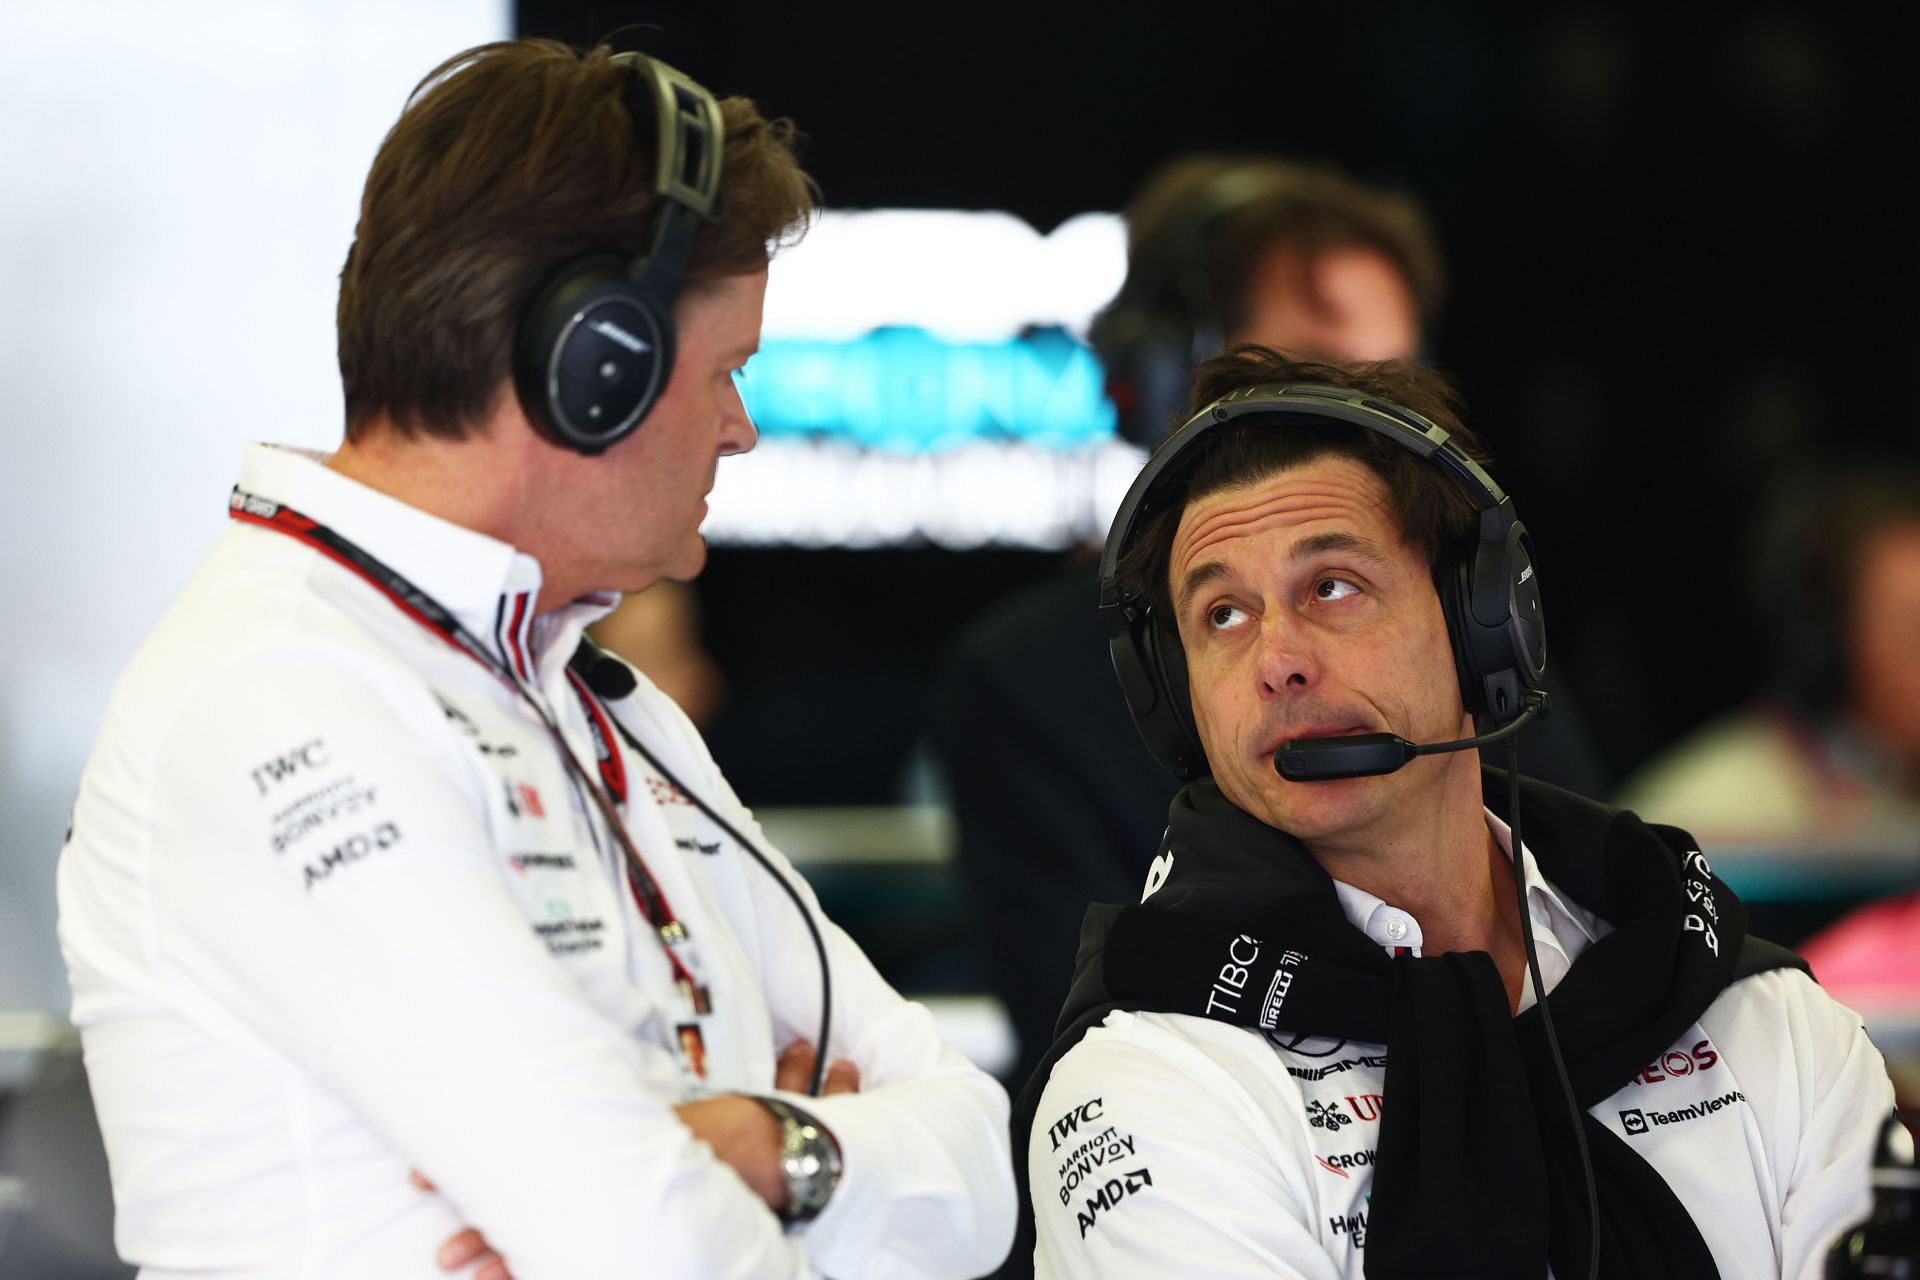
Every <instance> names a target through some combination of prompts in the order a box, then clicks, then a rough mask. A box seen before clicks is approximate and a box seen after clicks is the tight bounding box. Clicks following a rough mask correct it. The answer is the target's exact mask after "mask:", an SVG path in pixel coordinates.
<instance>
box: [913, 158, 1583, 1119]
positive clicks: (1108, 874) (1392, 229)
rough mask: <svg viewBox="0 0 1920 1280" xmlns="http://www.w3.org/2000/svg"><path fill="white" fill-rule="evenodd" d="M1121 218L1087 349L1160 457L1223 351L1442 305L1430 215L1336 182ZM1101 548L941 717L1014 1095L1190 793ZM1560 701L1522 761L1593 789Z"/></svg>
mask: <svg viewBox="0 0 1920 1280" xmlns="http://www.w3.org/2000/svg"><path fill="white" fill-rule="evenodd" d="M1126 218H1127V276H1126V280H1125V282H1124V283H1123V284H1122V285H1121V287H1120V292H1119V294H1118V295H1117V296H1116V297H1115V298H1114V299H1113V301H1112V302H1111V303H1110V304H1109V305H1108V306H1107V308H1106V309H1105V310H1104V311H1103V312H1102V313H1101V314H1100V315H1099V316H1098V317H1097V318H1096V319H1095V321H1094V323H1093V327H1092V331H1091V334H1090V340H1091V341H1092V343H1093V346H1094V349H1095V350H1096V351H1097V352H1098V353H1099V355H1100V358H1101V362H1102V364H1103V365H1104V367H1105V369H1106V374H1107V391H1108V395H1109V396H1110V397H1111V399H1112V400H1113V402H1114V406H1115V408H1116V410H1117V414H1118V422H1119V430H1120V433H1121V434H1122V435H1123V436H1125V437H1127V438H1128V439H1130V440H1132V441H1134V442H1135V443H1136V444H1138V445H1140V446H1141V447H1143V448H1146V449H1152V448H1153V447H1154V446H1156V445H1158V444H1159V443H1160V441H1162V440H1163V439H1165V438H1166V436H1167V434H1168V432H1169V431H1170V430H1171V429H1172V428H1173V427H1174V426H1177V425H1178V423H1179V419H1180V416H1181V410H1182V409H1183V407H1184V405H1185V401H1186V396H1187V387H1188V383H1189V381H1190V377H1191V374H1192V371H1193V368H1194V366H1195V365H1196V364H1198V363H1199V361H1201V360H1203V359H1205V358H1206V357H1208V356H1210V355H1213V354H1214V353H1216V352H1217V351H1219V350H1220V349H1221V346H1222V345H1223V344H1231V343H1237V342H1258V343H1261V344H1263V345H1266V346H1270V347H1273V348H1276V349H1278V350H1281V351H1284V352H1287V353H1289V354H1291V355H1295V356H1299V357H1301V358H1306V359H1313V360H1322V361H1332V362H1353V361H1371V360H1391V359H1402V358H1408V357H1412V356H1415V355H1416V354H1417V353H1418V352H1419V350H1420V348H1421V346H1422V340H1423V335H1424V333H1425V331H1426V328H1427V326H1428V324H1429V323H1431V321H1432V319H1433V318H1434V315H1435V313H1436V312H1437V310H1438V308H1439V304H1440V300H1441V295H1442V291H1443V283H1444V281H1443V272H1442V267H1441V261H1440V254H1439V249H1438V246H1437V244H1436V242H1435V239H1434V235H1433V231H1432V228H1431V226H1430V225H1429V223H1428V220H1427V217H1426V214H1425V213H1424V212H1423V211H1422V209H1421V208H1420V206H1419V205H1418V204H1417V203H1416V202H1415V201H1414V200H1412V199H1411V198H1410V197H1408V196H1406V195H1403V194H1401V193H1398V192H1395V191H1391V190H1388V189H1386V188H1384V187H1378V186H1373V185H1370V184H1368V183H1364V182H1361V181H1359V180H1357V179H1355V178H1353V177H1351V176H1349V175H1348V174H1346V173H1343V172H1341V171H1340V170H1339V169H1337V168H1334V167H1332V166H1327V165H1311V164H1304V163H1299V162H1295V161H1291V160H1284V159H1279V158H1277V157H1272V156H1260V155H1221V154H1196V155H1189V156H1182V157H1180V158H1177V159H1175V160H1173V161H1170V162H1169V163H1167V164H1166V165H1164V166H1162V167H1161V168H1160V169H1159V170H1158V171H1157V172H1155V173H1154V174H1153V175H1152V176H1151V177H1150V178H1148V180H1147V182H1146V184H1145V185H1144V186H1143V187H1142V188H1141V190H1140V192H1139V194H1138V195H1136V196H1135V197H1134V198H1133V200H1131V201H1130V202H1129V203H1128V205H1127V211H1126ZM1097 551H1098V546H1097V544H1096V545H1094V546H1090V547H1086V548H1082V549H1081V551H1080V552H1079V553H1078V554H1075V555H1073V556H1071V557H1070V558H1069V559H1068V560H1067V562H1066V563H1065V564H1064V565H1063V566H1062V567H1061V569H1060V571H1059V572H1057V573H1056V574H1055V575H1054V576H1052V577H1051V578H1049V579H1048V580H1046V581H1045V582H1043V583H1041V584H1040V585H1039V586H1037V587H1034V588H1032V589H1030V590H1027V591H1024V592H1022V593H1020V594H1018V595H1016V596H1014V597H1012V598H1011V599H1009V600H1007V601H1004V602H1003V603H1001V604H1000V605H998V606H996V607H995V608H993V609H992V610H990V611H989V612H988V613H987V614H986V615H985V616H984V617H982V618H980V619H979V620H977V621H976V622H975V623H974V625H973V626H972V627H971V628H970V629H969V630H968V632H967V634H966V635H965V636H964V637H963V638H962V639H961V641H960V642H959V644H958V646H957V647H956V649H955V651H954V653H953V655H952V657H951V659H950V664H949V667H948V670H947V673H946V679H945V682H944V684H943V685H942V686H941V687H940V690H939V693H938V695H937V699H936V702H935V705H934V713H933V715H934V718H933V727H932V737H933V741H934V743H935V748H936V751H937V752H938V754H939V757H940V760H941V763H942V765H943V766H944V768H945V771H946V777H947V779H948V783H949V786H950V788H951V796H952V804H953V809H954V815H955V819H956V822H957V824H958V830H959V855H958V856H959V860H960V867H961V872H962V875H963V876H964V877H965V879H966V882H967V885H968V888H969V901H970V902H971V903H972V905H973V907H974V912H975V918H976V921H977V922H978V928H979V930H980V931H981V933H982V934H983V935H984V936H985V937H986V939H987V941H988V948H989V951H988V954H989V958H990V965H991V969H990V973H991V975H992V982H993V989H994V992H995V994H997V995H998V996H999V997H1000V999H1001V1000H1002V1001H1003V1002H1004V1003H1005V1004H1006V1005H1007V1007H1008V1009H1009V1011H1010V1013H1011V1017H1012V1020H1013V1025H1014V1031H1015V1035H1016V1036H1017V1038H1018V1040H1019V1043H1020V1058H1019V1061H1018V1063H1017V1064H1016V1066H1015V1069H1014V1073H1013V1074H1012V1075H1011V1076H1010V1077H1009V1079H1011V1080H1013V1081H1015V1082H1017V1081H1019V1080H1021V1079H1024V1078H1025V1076H1026V1074H1027V1073H1028V1072H1029V1071H1030V1070H1031V1068H1032V1067H1033V1065H1034V1064H1035V1063H1036V1062H1037V1061H1038V1057H1039V1055H1040V1053H1041V1052H1043V1051H1044V1050H1045V1047H1046V1045H1047V1044H1048V1043H1049V1042H1050V1041H1051V1039H1052V1029H1053V1021H1054V1018H1055V1017H1056V1016H1057V1015H1058V1013H1059V1008H1060V1001H1061V999H1062V998H1064V996H1065V995H1066V989H1067V978H1068V976H1069V975H1070V973H1071V968H1072V965H1071V961H1072V956H1073V951H1074V942H1075V939H1076V937H1077V936H1078V932H1079V923H1080V917H1081V915H1082V914H1083V913H1084V911H1085V909H1086V905H1087V903H1088V902H1089V901H1124V900H1126V899H1127V898H1128V897H1130V896H1131V895H1132V894H1133V893H1134V892H1135V891H1136V890H1137V886H1138V885H1139V883H1140V878H1141V874H1142V870H1143V868H1144V867H1145V866H1146V863H1147V862H1148V860H1149V859H1151V858H1152V856H1153V850H1154V848H1155V847H1156V845H1157V843H1158V841H1159V837H1160V832H1161V830H1162V829H1163V828H1164V827H1165V826H1166V821H1167V804H1168V802H1169V801H1171V800H1172V798H1173V795H1174V792H1175V791H1176V790H1177V789H1178V784H1177V782H1176V780H1175V779H1174V778H1173V776H1172V775H1171V774H1169V773H1168V772H1167V771H1166V770H1165V769H1164V768H1163V767H1161V765H1160V764H1159V763H1158V762H1157V761H1155V760H1154V759H1153V758H1152V756H1151V755H1150V754H1149V753H1148V752H1147V750H1146V748H1145V746H1144V745H1142V743H1141V742H1140V740H1139V735H1138V734H1137V733H1136V732H1135V731H1134V729H1133V724H1132V721H1131V720H1130V719H1129V718H1128V716H1127V712H1126V707H1125V705H1124V703H1123V701H1122V699H1121V696H1120V691H1119V689H1118V687H1117V686H1116V685H1115V684H1114V680H1113V673H1112V669H1111V666H1110V664H1109V661H1108V658H1107V646H1106V636H1105V633H1104V631H1103V630H1102V624H1101V623H1100V621H1099V618H1098V616H1097V614H1096V612H1095V609H1094V577H1095V574H1094V569H1095V559H1094V557H1095V556H1096V555H1097ZM1554 702H1555V704H1556V705H1554V714H1553V715H1552V716H1551V717H1550V719H1549V721H1548V723H1547V724H1546V725H1544V726H1542V732H1541V733H1540V734H1539V735H1538V736H1537V737H1535V736H1533V735H1529V737H1530V739H1531V741H1528V742H1524V743H1523V744H1522V748H1521V750H1522V761H1523V765H1524V767H1526V768H1527V769H1528V770H1529V771H1530V772H1531V773H1533V774H1534V776H1538V777H1542V778H1544V779H1546V780H1548V781H1551V782H1556V783H1559V784H1561V785H1563V786H1569V787H1571V788H1573V789H1575V790H1580V791H1586V792H1589V793H1592V792H1595V791H1597V790H1599V789H1600V787H1601V785H1602V778H1603V774H1602V773H1601V770H1600V766H1599V763H1598V759H1597V757H1596V755H1595V753H1594V752H1593V750H1592V748H1591V746H1590V745H1589V744H1588V742H1587V739H1586V735H1585V732H1584V729H1583V728H1582V727H1581V724H1580V720H1579V716H1578V712H1577V711H1575V710H1574V708H1573V706H1572V699H1571V697H1570V695H1568V694H1566V693H1565V692H1564V691H1563V690H1561V689H1559V688H1556V689H1555V690H1554ZM1562 707H1564V709H1565V710H1564V713H1562V711H1561V708H1562Z"/></svg>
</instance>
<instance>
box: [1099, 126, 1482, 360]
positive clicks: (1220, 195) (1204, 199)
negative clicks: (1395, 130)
mask: <svg viewBox="0 0 1920 1280" xmlns="http://www.w3.org/2000/svg"><path fill="white" fill-rule="evenodd" d="M1223 204H1224V206H1225V207H1222V205H1223ZM1275 245H1286V246H1288V247H1291V248H1294V249H1297V250H1299V251H1300V252H1301V253H1302V254H1303V255H1305V257H1306V258H1307V259H1308V260H1309V261H1311V260H1312V259H1314V258H1317V257H1318V256H1319V255H1320V254H1322V253H1325V252H1327V251H1328V250H1332V249H1345V248H1350V247H1353V246H1356V245H1358V246H1364V247H1366V248H1369V249H1373V250H1376V251H1378V252H1379V253H1380V254H1382V255H1383V256H1384V257H1385V258H1386V259H1387V260H1388V261H1389V262H1391V263H1393V265H1394V267H1395V268H1396V269H1397V270H1398V271H1399V272H1400V275H1401V277H1402V278H1403V279H1405V280H1406V282H1407V288H1408V290H1409V291H1410V292H1411V293H1412V294H1413V300H1414V304H1415V306H1416V307H1418V308H1419V311H1420V314H1421V316H1422V317H1423V318H1425V319H1429V320H1430V319H1432V318H1433V316H1434V315H1435V314H1436V313H1437V312H1438V311H1439V309H1440V302H1441V297H1442V295H1443V293H1444V292H1445V273H1444V270H1443V268H1442V266H1441V262H1440V250H1439V247H1438V245H1437V243H1436V242H1435V239H1434V234H1433V228H1432V226H1431V225H1430V224H1429V223H1428V221H1427V216H1426V214H1425V212H1423V211H1422V209H1421V208H1420V206H1419V204H1418V203H1416V202H1415V201H1414V200H1413V199H1412V198H1411V197H1410V196H1406V195H1403V194H1401V193H1400V192H1397V191H1393V190H1389V189H1387V188H1385V187H1378V186H1373V185H1370V184H1368V183H1364V182H1361V181H1359V180H1358V179H1356V178H1354V177H1352V176H1351V175H1349V174H1347V173H1345V172H1343V171H1342V170H1340V169H1338V168H1335V167H1333V166H1331V165H1314V164H1305V163H1301V162H1298V161H1292V160H1282V159H1280V158H1278V157H1276V156H1265V155H1257V154H1255V155H1235V154H1225V153H1216V152H1200V153H1195V154H1192V155H1186V156H1181V157H1179V158H1177V159H1175V160H1171V161H1169V162H1168V163H1166V164H1165V165H1162V166H1161V167H1160V168H1159V169H1157V170H1156V171H1155V172H1154V173H1153V175H1152V176H1151V177H1149V178H1148V179H1147V181H1146V183H1145V184H1144V185H1143V186H1142V187H1141V188H1140V190H1139V192H1138V194H1136V195H1135V196H1134V198H1133V199H1132V200H1130V201H1129V202H1128V203H1127V274H1128V281H1127V285H1126V286H1123V288H1122V290H1121V292H1122V295H1123V296H1127V290H1128V289H1129V288H1131V289H1132V290H1134V293H1133V294H1132V295H1131V296H1134V297H1137V298H1138V299H1139V301H1140V303H1141V304H1142V305H1143V306H1146V307H1148V308H1150V309H1151V310H1153V311H1155V312H1158V313H1161V314H1167V315H1177V316H1180V317H1181V318H1182V319H1183V321H1184V322H1185V323H1188V324H1191V325H1209V324H1210V325H1214V326H1217V327H1218V329H1219V331H1220V332H1222V333H1233V332H1234V331H1235V330H1237V329H1239V328H1240V327H1241V326H1242V325H1244V324H1245V323H1246V319H1247V297H1248V287H1249V285H1250V283H1251V281H1252V280H1253V278H1254V273H1255V269H1256V268H1257V267H1258V265H1259V263H1260V259H1261V258H1262V257H1263V256H1264V255H1265V254H1266V253H1267V252H1268V251H1269V250H1270V249H1272V248H1273V247H1274V246H1275ZM1183 264H1185V265H1183ZM1194 272H1198V274H1199V277H1200V283H1201V285H1202V286H1203V287H1204V290H1205V294H1206V296H1205V298H1204V299H1196V298H1191V297H1188V296H1187V294H1188V293H1189V292H1190V291H1191V288H1192V286H1191V283H1190V282H1189V281H1187V280H1186V279H1184V278H1183V277H1184V276H1187V275H1190V274H1192V273H1194ZM1202 305H1204V306H1207V307H1209V308H1210V309H1211V310H1212V311H1213V312H1214V313H1215V314H1212V315H1192V314H1190V312H1192V311H1193V310H1194V308H1195V307H1196V306H1202Z"/></svg>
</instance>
